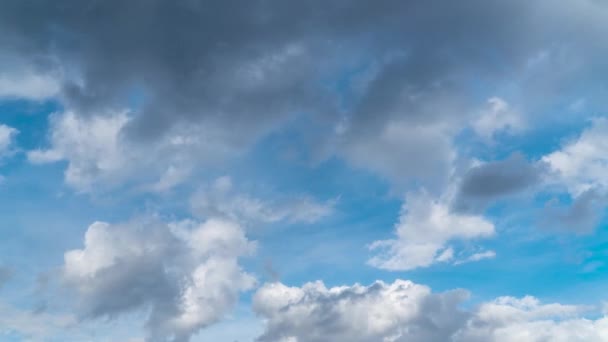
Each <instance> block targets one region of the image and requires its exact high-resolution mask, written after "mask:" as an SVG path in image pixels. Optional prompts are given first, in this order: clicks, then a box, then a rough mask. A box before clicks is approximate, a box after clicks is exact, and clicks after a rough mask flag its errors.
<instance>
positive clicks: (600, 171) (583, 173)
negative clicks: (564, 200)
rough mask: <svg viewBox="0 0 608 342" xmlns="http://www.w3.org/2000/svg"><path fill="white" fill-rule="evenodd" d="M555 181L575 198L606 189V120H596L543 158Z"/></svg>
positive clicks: (607, 124)
mask: <svg viewBox="0 0 608 342" xmlns="http://www.w3.org/2000/svg"><path fill="white" fill-rule="evenodd" d="M542 161H543V162H545V163H546V164H547V165H548V166H549V169H550V171H551V172H552V173H553V177H554V179H553V180H554V181H556V182H558V183H563V184H565V186H566V187H567V188H568V191H569V192H570V193H571V194H573V195H574V196H579V195H580V194H582V193H584V192H585V191H587V190H590V189H600V190H601V191H605V190H606V188H607V187H608V173H607V172H606V165H608V120H607V119H604V118H597V119H594V120H592V125H591V127H589V128H587V129H586V130H585V131H583V133H582V134H581V135H580V136H579V137H577V138H576V139H575V140H573V141H571V142H569V143H567V144H565V145H564V146H563V147H562V148H561V149H560V150H558V151H555V152H552V153H550V154H548V155H546V156H544V157H543V158H542Z"/></svg>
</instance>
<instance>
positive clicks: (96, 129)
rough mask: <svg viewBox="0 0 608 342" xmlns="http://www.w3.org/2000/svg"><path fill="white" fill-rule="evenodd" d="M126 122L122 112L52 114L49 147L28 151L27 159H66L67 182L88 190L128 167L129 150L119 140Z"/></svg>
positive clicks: (51, 160)
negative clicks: (106, 113)
mask: <svg viewBox="0 0 608 342" xmlns="http://www.w3.org/2000/svg"><path fill="white" fill-rule="evenodd" d="M128 122H129V117H128V116H127V114H126V113H124V112H119V113H112V114H109V115H107V116H93V117H84V116H79V115H76V114H75V113H74V112H65V113H57V114H54V115H53V116H52V117H51V136H50V143H51V147H50V148H49V149H46V150H34V151H30V152H28V159H29V161H30V162H32V163H35V164H42V163H50V162H55V161H59V160H67V161H68V166H67V169H66V171H65V180H66V183H67V184H69V185H70V186H73V187H74V188H76V189H79V190H81V191H90V190H92V189H93V188H94V185H95V184H96V183H97V182H99V181H101V182H109V183H111V182H113V181H115V180H116V179H117V178H119V177H120V175H122V174H124V173H126V172H127V171H126V169H128V168H129V167H130V163H129V161H132V160H131V155H129V154H128V153H129V152H130V151H127V150H126V149H124V148H123V145H122V143H121V141H120V131H121V129H122V128H123V127H124V126H125V125H126V124H127V123H128Z"/></svg>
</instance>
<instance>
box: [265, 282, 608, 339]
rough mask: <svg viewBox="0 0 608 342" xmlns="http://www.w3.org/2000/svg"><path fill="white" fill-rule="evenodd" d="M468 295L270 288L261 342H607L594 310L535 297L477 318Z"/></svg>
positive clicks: (409, 285) (489, 307)
mask: <svg viewBox="0 0 608 342" xmlns="http://www.w3.org/2000/svg"><path fill="white" fill-rule="evenodd" d="M467 298H468V293H467V292H466V291H464V290H454V291H448V292H443V293H433V292H432V291H431V289H430V288H429V287H427V286H424V285H419V284H415V283H413V282H410V281H404V280H396V281H395V282H393V283H392V284H387V283H384V282H376V283H374V284H372V285H369V286H362V285H358V284H355V285H352V286H338V287H332V288H327V287H326V286H325V285H324V284H323V283H322V282H314V283H307V284H305V285H303V286H302V287H289V286H286V285H284V284H281V283H271V284H266V285H264V286H263V287H262V288H260V289H259V290H258V292H257V293H256V295H255V296H254V304H253V305H254V310H255V311H256V313H257V314H258V315H259V316H260V317H262V318H263V319H264V320H265V324H266V328H265V331H264V333H263V334H262V335H261V336H260V337H259V338H258V341H260V342H279V341H280V342H287V341H289V342H320V341H327V340H331V341H353V342H368V341H369V342H372V341H373V342H376V341H384V342H389V341H391V342H405V341H408V342H416V341H420V342H423V341H424V342H444V341H454V342H465V341H466V342H473V341H479V342H481V341H484V342H509V341H523V342H542V341H580V342H583V341H603V340H605V339H606V338H607V337H608V318H606V317H601V318H598V319H596V320H591V319H585V318H583V316H582V314H584V313H585V312H587V311H589V310H590V308H588V307H584V306H575V305H563V304H557V303H553V304H542V303H541V302H540V301H539V300H538V299H536V298H534V297H530V296H526V297H523V298H513V297H500V298H497V299H495V300H493V301H490V302H485V303H482V304H481V305H479V306H478V307H477V308H474V309H472V310H465V309H464V308H462V307H461V305H462V304H463V302H464V301H465V300H466V299H467Z"/></svg>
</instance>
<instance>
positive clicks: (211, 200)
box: [190, 176, 336, 223]
mask: <svg viewBox="0 0 608 342" xmlns="http://www.w3.org/2000/svg"><path fill="white" fill-rule="evenodd" d="M190 203H191V207H192V211H193V212H194V213H195V214H196V215H198V216H201V217H209V216H223V217H228V218H230V219H234V220H245V221H249V222H250V221H253V222H262V223H274V222H279V221H287V222H291V223H295V222H304V223H314V222H317V221H319V220H321V219H323V218H325V217H327V216H329V215H331V214H332V213H333V211H334V205H335V203H336V200H329V201H326V202H324V203H320V202H317V201H315V200H314V199H312V198H310V197H308V196H295V197H293V198H289V199H283V200H277V201H267V200H263V199H260V198H256V197H253V196H251V195H249V194H240V193H237V192H235V191H234V186H233V184H232V180H231V178H230V177H228V176H224V177H220V178H218V179H216V180H215V181H214V182H213V184H211V186H208V187H203V188H201V189H199V190H198V191H197V192H196V193H195V194H194V195H193V196H192V198H191V200H190Z"/></svg>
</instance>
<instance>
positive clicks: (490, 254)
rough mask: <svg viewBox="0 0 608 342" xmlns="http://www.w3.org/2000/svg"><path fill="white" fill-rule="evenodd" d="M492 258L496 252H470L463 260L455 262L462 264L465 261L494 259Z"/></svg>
mask: <svg viewBox="0 0 608 342" xmlns="http://www.w3.org/2000/svg"><path fill="white" fill-rule="evenodd" d="M494 258H496V252H494V251H484V252H479V253H475V254H472V255H470V256H468V257H467V258H465V259H464V260H459V261H456V262H455V263H456V264H464V263H467V262H473V261H479V260H484V259H494Z"/></svg>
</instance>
